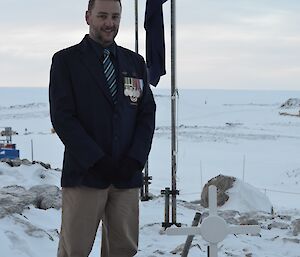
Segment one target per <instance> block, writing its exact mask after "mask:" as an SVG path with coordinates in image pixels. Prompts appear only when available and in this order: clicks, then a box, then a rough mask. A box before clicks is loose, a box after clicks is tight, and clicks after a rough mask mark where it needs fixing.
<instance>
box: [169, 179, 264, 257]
mask: <svg viewBox="0 0 300 257" xmlns="http://www.w3.org/2000/svg"><path fill="white" fill-rule="evenodd" d="M208 190H209V194H208V207H209V216H208V217H207V218H205V219H203V221H202V223H201V225H200V227H189V228H168V229H167V230H166V234H167V235H201V236H202V237H203V239H204V240H205V241H207V242H209V256H210V257H218V243H219V242H221V241H223V240H224V239H225V237H226V236H227V235H229V234H258V233H259V232H260V227H259V226H257V225H242V226H229V225H228V224H227V223H226V221H225V220H224V219H223V218H221V217H220V216H218V213H217V188H216V187H215V186H213V185H212V186H209V188H208Z"/></svg>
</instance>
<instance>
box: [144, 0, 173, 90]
mask: <svg viewBox="0 0 300 257" xmlns="http://www.w3.org/2000/svg"><path fill="white" fill-rule="evenodd" d="M166 1H167V0H147V2H146V12H145V22H144V28H145V30H146V63H147V68H148V76H149V82H150V84H151V85H153V86H156V85H157V84H158V82H159V80H160V77H161V76H162V75H165V74H166V64H165V35H164V18H163V8H162V5H163V3H165V2H166Z"/></svg>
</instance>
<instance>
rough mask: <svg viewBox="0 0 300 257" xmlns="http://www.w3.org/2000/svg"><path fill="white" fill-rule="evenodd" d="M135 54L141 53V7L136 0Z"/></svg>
mask: <svg viewBox="0 0 300 257" xmlns="http://www.w3.org/2000/svg"><path fill="white" fill-rule="evenodd" d="M135 52H136V53H139V5H138V0H135Z"/></svg>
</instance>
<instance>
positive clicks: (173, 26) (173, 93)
mask: <svg viewBox="0 0 300 257" xmlns="http://www.w3.org/2000/svg"><path fill="white" fill-rule="evenodd" d="M176 94H177V86H176V0H171V116H172V117H171V124H172V131H171V134H172V136H171V141H172V153H171V158H172V224H177V222H176V206H177V200H176V196H177V194H179V192H178V191H177V187H176V186H177V185H176V176H177V175H176V173H177V145H176V142H177V140H176V134H177V133H176V112H177V111H176Z"/></svg>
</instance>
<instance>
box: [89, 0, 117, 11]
mask: <svg viewBox="0 0 300 257" xmlns="http://www.w3.org/2000/svg"><path fill="white" fill-rule="evenodd" d="M95 1H96V0H89V5H88V11H90V10H92V9H93V7H94V5H95ZM112 1H115V2H119V3H120V6H121V7H122V4H121V0H112Z"/></svg>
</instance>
